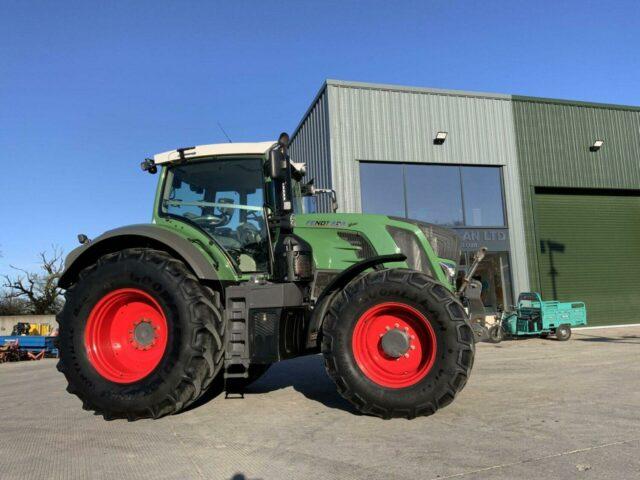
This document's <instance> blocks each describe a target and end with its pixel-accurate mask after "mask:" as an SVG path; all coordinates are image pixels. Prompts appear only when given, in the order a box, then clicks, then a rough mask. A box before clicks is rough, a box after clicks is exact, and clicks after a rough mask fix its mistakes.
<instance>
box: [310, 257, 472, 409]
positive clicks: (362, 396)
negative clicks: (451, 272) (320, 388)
mask: <svg viewBox="0 0 640 480" xmlns="http://www.w3.org/2000/svg"><path fill="white" fill-rule="evenodd" d="M385 302H395V303H396V304H401V305H403V306H408V307H409V308H412V309H414V310H417V311H418V312H419V313H420V314H422V315H423V316H424V317H425V319H426V320H427V321H428V322H429V324H430V325H431V327H432V329H433V331H434V333H435V345H436V352H437V353H436V355H435V359H434V363H433V366H432V367H431V369H430V370H428V372H427V373H426V376H424V377H423V378H421V379H419V380H417V381H416V383H414V384H412V385H410V386H407V387H403V388H387V387H385V386H382V385H380V384H378V383H376V382H374V381H372V380H371V379H370V378H369V377H368V376H367V375H366V374H365V373H364V372H363V370H362V369H361V368H360V366H359V365H358V364H357V362H356V360H355V356H354V351H353V348H352V337H353V335H354V329H355V326H356V324H357V323H358V321H359V319H360V317H361V315H362V314H363V313H364V312H366V311H368V310H369V309H370V308H372V307H375V306H376V305H379V304H382V303H385ZM474 352H475V343H474V339H473V332H472V330H471V327H470V325H469V323H468V320H467V317H466V314H465V312H464V309H463V308H462V305H461V304H460V302H459V301H458V299H457V298H456V297H455V296H454V295H453V294H452V293H451V292H450V291H449V290H447V289H446V288H445V287H444V286H443V285H441V284H440V283H438V282H437V281H436V280H434V279H433V278H432V277H429V276H427V275H425V274H423V273H421V272H416V271H413V270H407V269H392V270H382V271H376V272H371V273H369V274H367V275H364V276H362V277H360V278H358V279H356V280H353V281H352V282H351V283H350V284H349V285H347V287H346V288H345V289H344V290H343V291H342V292H340V293H339V294H338V295H336V296H335V298H334V300H333V302H332V304H331V307H330V308H329V312H328V314H327V316H326V317H325V319H324V322H323V326H322V353H323V356H324V362H325V367H326V369H327V372H328V374H329V376H330V377H331V378H332V379H333V381H334V382H335V383H336V385H337V388H338V391H339V392H340V394H341V395H342V396H343V397H344V398H346V399H347V400H348V401H349V402H351V403H352V404H353V405H355V407H356V408H357V409H358V410H359V411H361V412H363V413H367V414H371V415H376V416H379V417H382V418H392V417H400V418H414V417H417V416H426V415H432V414H433V413H435V412H436V411H437V410H438V409H439V408H443V407H445V406H446V405H448V404H450V403H451V402H452V401H453V399H454V397H455V396H456V394H457V393H458V392H459V391H460V390H462V388H463V387H464V386H465V384H466V383H467V379H468V378H469V374H470V372H471V368H472V366H473V359H474Z"/></svg>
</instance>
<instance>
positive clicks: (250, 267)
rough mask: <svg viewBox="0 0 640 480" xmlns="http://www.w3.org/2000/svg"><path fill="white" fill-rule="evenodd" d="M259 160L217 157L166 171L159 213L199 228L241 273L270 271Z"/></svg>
mask: <svg viewBox="0 0 640 480" xmlns="http://www.w3.org/2000/svg"><path fill="white" fill-rule="evenodd" d="M263 181H264V178H263V168H262V160H260V159H253V158H245V159H215V160H207V161H197V162H193V163H188V164H186V165H176V166H173V167H171V168H170V169H169V172H168V177H167V183H166V185H165V191H164V195H163V199H164V200H163V203H162V211H163V212H164V213H166V214H169V215H172V216H174V217H182V218H183V219H184V221H186V222H188V223H190V224H193V225H194V226H197V227H198V228H200V229H201V230H203V231H204V232H206V233H207V234H208V235H210V236H211V237H212V238H213V239H214V240H215V241H216V243H217V244H218V245H219V246H221V247H222V248H224V249H225V250H226V251H227V253H228V254H229V257H230V258H231V259H232V260H233V261H234V263H235V265H236V267H237V268H238V269H239V270H240V271H242V272H267V271H269V237H268V233H267V224H266V221H265V218H264V210H263V207H264V186H263Z"/></svg>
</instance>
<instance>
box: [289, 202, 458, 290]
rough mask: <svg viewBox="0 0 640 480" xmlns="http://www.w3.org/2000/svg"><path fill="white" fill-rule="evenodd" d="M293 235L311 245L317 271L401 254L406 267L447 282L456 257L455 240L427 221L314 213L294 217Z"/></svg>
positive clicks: (454, 235) (337, 268) (455, 238)
mask: <svg viewBox="0 0 640 480" xmlns="http://www.w3.org/2000/svg"><path fill="white" fill-rule="evenodd" d="M294 223H295V227H294V232H295V233H296V234H297V235H299V236H300V237H302V238H303V239H304V240H306V241H307V242H309V243H310V244H311V247H312V248H313V256H314V262H315V265H316V268H317V269H318V270H344V269H346V268H348V267H350V266H351V265H353V264H354V263H357V262H360V261H362V260H365V259H367V258H371V257H374V256H378V255H388V254H393V253H403V254H404V255H406V256H407V262H406V263H404V262H403V263H400V264H394V265H389V266H396V267H397V266H408V267H410V268H413V269H416V270H420V271H424V272H426V273H429V274H430V275H432V276H434V277H436V278H437V279H439V280H440V281H442V282H443V283H448V284H450V283H451V281H452V274H451V272H452V271H455V267H456V265H457V263H458V261H459V259H460V247H459V240H458V236H457V234H456V233H455V232H453V231H452V230H449V229H446V228H442V227H438V226H435V225H432V224H429V223H425V222H419V221H414V220H406V219H403V218H395V217H388V216H386V215H370V214H359V213H358V214H355V213H353V214H349V213H314V214H301V215H296V216H295V220H294Z"/></svg>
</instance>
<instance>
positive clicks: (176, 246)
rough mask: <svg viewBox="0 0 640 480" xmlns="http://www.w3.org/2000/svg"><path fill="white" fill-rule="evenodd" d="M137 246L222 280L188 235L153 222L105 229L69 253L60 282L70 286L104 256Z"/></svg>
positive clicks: (206, 277) (200, 275)
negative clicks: (166, 255) (83, 271)
mask: <svg viewBox="0 0 640 480" xmlns="http://www.w3.org/2000/svg"><path fill="white" fill-rule="evenodd" d="M135 247H146V248H154V249H157V250H162V251H165V252H167V253H169V254H171V255H172V256H173V257H175V258H177V259H178V260H181V261H183V262H184V263H185V264H186V265H187V267H188V268H189V269H190V270H191V271H192V272H193V273H194V274H195V276H196V277H197V278H198V279H200V280H206V281H214V282H215V281H219V280H220V279H219V275H218V272H217V270H216V262H215V260H214V259H212V258H210V257H208V256H207V255H206V254H205V253H204V252H203V251H202V250H200V249H198V247H196V246H195V245H194V244H193V243H192V242H190V241H189V240H187V239H186V238H184V237H182V236H180V235H178V234H176V233H174V232H172V231H170V230H168V229H166V228H161V227H157V226H154V225H130V226H127V227H121V228H116V229H115V230H110V231H108V232H105V233H104V234H102V235H100V236H99V237H97V238H96V239H95V240H93V241H91V242H90V243H86V244H84V245H82V246H81V247H78V248H76V249H75V250H73V251H72V252H71V253H69V255H68V256H67V258H66V260H65V269H64V271H63V273H62V275H61V277H60V279H59V281H58V285H59V286H60V287H61V288H69V287H70V286H71V285H73V284H74V283H75V282H76V281H77V279H78V275H79V274H80V272H81V271H82V269H84V268H86V267H87V266H89V265H91V264H93V263H95V262H96V261H97V260H98V259H99V258H100V257H101V256H103V255H106V254H107V253H112V252H117V251H119V250H123V249H126V248H135Z"/></svg>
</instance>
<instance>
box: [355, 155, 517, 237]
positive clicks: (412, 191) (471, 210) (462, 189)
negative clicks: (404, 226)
mask: <svg viewBox="0 0 640 480" xmlns="http://www.w3.org/2000/svg"><path fill="white" fill-rule="evenodd" d="M360 191H361V199H362V211H363V212H365V213H380V214H383V215H394V216H398V217H406V218H413V219H415V220H422V221H425V222H430V223H435V224H437V225H444V226H448V227H504V226H505V215H504V205H503V203H504V202H503V195H502V175H501V169H500V167H470V166H464V167H461V166H452V165H423V164H416V163H413V164H406V163H380V162H360Z"/></svg>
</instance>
